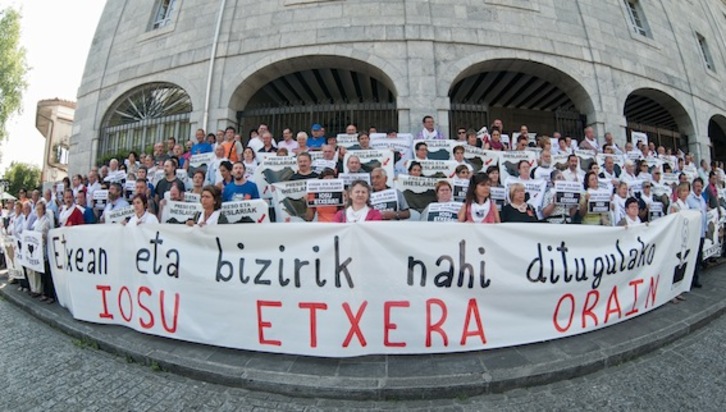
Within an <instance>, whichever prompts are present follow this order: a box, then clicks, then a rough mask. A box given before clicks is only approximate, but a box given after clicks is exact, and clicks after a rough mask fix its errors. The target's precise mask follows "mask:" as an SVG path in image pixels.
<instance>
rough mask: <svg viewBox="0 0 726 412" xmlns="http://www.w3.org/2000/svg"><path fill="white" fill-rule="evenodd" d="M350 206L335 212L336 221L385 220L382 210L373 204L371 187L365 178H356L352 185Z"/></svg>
mask: <svg viewBox="0 0 726 412" xmlns="http://www.w3.org/2000/svg"><path fill="white" fill-rule="evenodd" d="M348 190H349V193H348V206H347V207H346V208H345V209H343V210H339V211H338V213H336V214H335V219H334V221H335V222H339V223H345V222H351V223H358V222H367V221H371V220H383V216H382V215H381V212H379V211H378V210H376V209H374V208H373V207H372V206H371V202H370V199H371V187H370V186H369V185H368V183H366V182H365V181H363V180H356V181H354V182H353V183H351V185H350V189H348Z"/></svg>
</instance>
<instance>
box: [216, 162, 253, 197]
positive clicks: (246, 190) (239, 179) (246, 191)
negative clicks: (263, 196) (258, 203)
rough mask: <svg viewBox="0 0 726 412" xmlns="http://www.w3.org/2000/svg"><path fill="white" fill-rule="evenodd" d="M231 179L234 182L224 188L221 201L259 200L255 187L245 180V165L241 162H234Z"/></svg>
mask: <svg viewBox="0 0 726 412" xmlns="http://www.w3.org/2000/svg"><path fill="white" fill-rule="evenodd" d="M232 177H233V178H234V180H233V181H232V182H230V183H229V184H228V185H227V186H225V187H224V193H223V195H222V201H224V202H230V201H233V200H250V199H259V198H260V192H259V191H258V190H257V185H256V184H254V183H253V182H250V181H248V180H247V179H245V165H244V163H242V162H235V164H234V165H233V166H232Z"/></svg>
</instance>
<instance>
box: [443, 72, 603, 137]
mask: <svg viewBox="0 0 726 412" xmlns="http://www.w3.org/2000/svg"><path fill="white" fill-rule="evenodd" d="M449 98H450V101H451V110H450V111H449V124H450V126H451V130H450V133H451V134H450V135H451V136H454V135H455V134H454V132H455V130H456V129H457V128H460V127H464V128H473V129H480V128H481V127H482V126H488V125H489V124H491V122H492V121H493V120H494V119H501V120H502V122H503V123H504V128H505V130H504V133H511V132H513V131H518V130H519V127H520V126H521V125H522V124H526V125H527V126H528V128H529V130H530V131H532V132H536V133H537V134H539V135H543V134H546V135H551V134H552V133H553V132H555V131H557V132H560V133H561V134H562V135H563V136H571V137H573V138H577V139H581V138H582V137H583V129H584V128H585V126H586V124H587V114H588V113H591V112H593V107H592V101H591V99H590V97H589V95H588V93H587V92H586V91H585V89H584V88H583V87H582V85H580V84H579V83H578V82H577V81H576V80H575V79H573V78H572V77H570V76H568V75H567V74H565V73H564V72H562V71H560V70H558V69H556V68H554V67H551V66H548V65H545V64H542V63H538V62H533V61H525V60H511V59H502V60H489V61H485V62H481V63H478V64H476V65H473V66H471V67H469V68H468V69H467V70H465V71H464V72H463V73H461V74H460V75H459V76H458V77H457V79H456V80H455V81H454V83H453V86H452V87H451V89H450V90H449Z"/></svg>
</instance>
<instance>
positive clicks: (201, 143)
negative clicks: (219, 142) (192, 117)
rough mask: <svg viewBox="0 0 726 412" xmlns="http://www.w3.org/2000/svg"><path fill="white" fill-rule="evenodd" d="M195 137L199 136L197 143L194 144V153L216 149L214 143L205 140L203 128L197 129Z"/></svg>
mask: <svg viewBox="0 0 726 412" xmlns="http://www.w3.org/2000/svg"><path fill="white" fill-rule="evenodd" d="M194 137H196V138H197V143H195V144H194V146H192V154H193V155H195V154H200V153H209V152H211V151H213V150H214V148H212V145H211V144H209V143H208V142H207V141H205V140H204V137H205V134H204V130H203V129H197V131H196V133H195V134H194Z"/></svg>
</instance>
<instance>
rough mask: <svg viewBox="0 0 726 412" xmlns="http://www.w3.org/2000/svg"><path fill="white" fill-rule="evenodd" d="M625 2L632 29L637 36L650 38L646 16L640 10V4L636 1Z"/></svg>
mask: <svg viewBox="0 0 726 412" xmlns="http://www.w3.org/2000/svg"><path fill="white" fill-rule="evenodd" d="M623 1H625V8H626V9H627V10H628V17H629V18H630V27H631V28H632V29H633V31H634V32H635V34H639V35H641V36H646V37H648V26H647V24H646V22H645V15H644V14H643V11H642V10H641V8H640V4H639V3H638V2H637V1H636V0H623Z"/></svg>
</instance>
